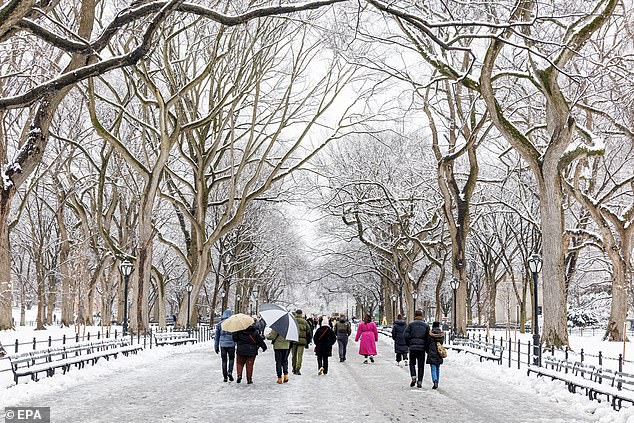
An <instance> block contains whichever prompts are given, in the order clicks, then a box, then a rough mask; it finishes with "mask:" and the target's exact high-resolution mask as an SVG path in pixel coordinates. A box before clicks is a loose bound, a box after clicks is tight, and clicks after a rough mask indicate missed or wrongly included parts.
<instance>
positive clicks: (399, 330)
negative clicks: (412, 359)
mask: <svg viewBox="0 0 634 423" xmlns="http://www.w3.org/2000/svg"><path fill="white" fill-rule="evenodd" d="M406 327H407V323H406V322H405V320H403V315H401V314H399V315H398V317H397V319H396V320H395V321H394V325H392V339H393V340H394V352H395V353H396V365H397V366H400V365H401V360H403V361H404V364H405V365H406V366H407V342H405V328H406Z"/></svg>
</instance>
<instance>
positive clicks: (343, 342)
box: [337, 335, 348, 360]
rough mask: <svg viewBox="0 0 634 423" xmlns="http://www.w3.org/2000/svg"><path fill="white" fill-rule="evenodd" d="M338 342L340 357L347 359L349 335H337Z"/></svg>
mask: <svg viewBox="0 0 634 423" xmlns="http://www.w3.org/2000/svg"><path fill="white" fill-rule="evenodd" d="M337 344H338V345H339V359H340V360H345V359H346V350H347V349H348V336H339V335H337Z"/></svg>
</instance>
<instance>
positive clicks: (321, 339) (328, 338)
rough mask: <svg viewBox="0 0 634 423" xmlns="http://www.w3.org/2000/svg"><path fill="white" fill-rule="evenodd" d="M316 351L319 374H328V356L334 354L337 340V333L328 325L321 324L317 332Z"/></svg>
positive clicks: (315, 339)
mask: <svg viewBox="0 0 634 423" xmlns="http://www.w3.org/2000/svg"><path fill="white" fill-rule="evenodd" d="M314 341H315V353H316V354H317V367H318V368H319V371H318V372H317V373H318V374H319V375H327V374H328V357H330V356H332V346H333V345H335V342H337V337H336V336H335V333H334V332H333V331H332V329H330V327H328V326H321V327H320V328H319V329H317V331H316V332H315V337H314Z"/></svg>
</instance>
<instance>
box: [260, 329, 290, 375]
mask: <svg viewBox="0 0 634 423" xmlns="http://www.w3.org/2000/svg"><path fill="white" fill-rule="evenodd" d="M266 339H268V340H269V341H273V350H274V351H275V371H276V372H277V383H280V384H281V383H288V354H289V353H290V352H291V350H290V348H291V343H290V342H289V341H288V340H286V338H284V337H283V336H281V335H280V334H279V333H277V331H276V330H275V329H272V330H271V333H269V336H267V337H266ZM282 374H283V375H284V380H282Z"/></svg>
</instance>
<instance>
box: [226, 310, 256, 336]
mask: <svg viewBox="0 0 634 423" xmlns="http://www.w3.org/2000/svg"><path fill="white" fill-rule="evenodd" d="M253 323H255V321H254V320H253V317H251V316H247V315H246V314H242V313H238V314H234V315H233V316H231V317H229V318H228V319H227V320H225V321H224V322H222V323H221V324H220V327H221V328H222V330H224V331H227V332H238V331H240V330H244V329H246V328H248V327H249V326H251V325H252V324H253Z"/></svg>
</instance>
